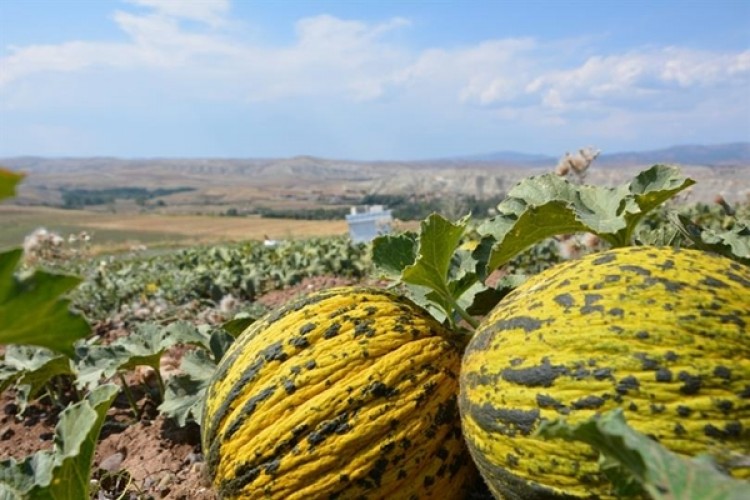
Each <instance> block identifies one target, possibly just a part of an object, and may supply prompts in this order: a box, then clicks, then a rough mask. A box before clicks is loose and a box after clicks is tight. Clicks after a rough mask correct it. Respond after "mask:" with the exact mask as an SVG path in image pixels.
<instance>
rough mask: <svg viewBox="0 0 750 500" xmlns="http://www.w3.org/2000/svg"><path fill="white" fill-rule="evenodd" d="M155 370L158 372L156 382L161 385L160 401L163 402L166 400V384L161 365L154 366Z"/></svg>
mask: <svg viewBox="0 0 750 500" xmlns="http://www.w3.org/2000/svg"><path fill="white" fill-rule="evenodd" d="M154 371H155V372H156V382H157V384H158V385H159V403H162V402H163V401H164V392H165V391H166V386H165V385H164V379H163V378H162V376H161V372H160V371H159V367H158V366H156V367H154Z"/></svg>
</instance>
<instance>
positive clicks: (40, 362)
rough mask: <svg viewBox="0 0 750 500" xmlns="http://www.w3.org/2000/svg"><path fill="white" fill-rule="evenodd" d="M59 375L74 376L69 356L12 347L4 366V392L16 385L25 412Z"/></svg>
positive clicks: (0, 368) (0, 382)
mask: <svg viewBox="0 0 750 500" xmlns="http://www.w3.org/2000/svg"><path fill="white" fill-rule="evenodd" d="M58 375H73V366H72V364H71V361H70V359H69V358H68V357H67V356H63V355H61V354H58V353H55V352H53V351H50V350H49V349H44V348H41V347H32V346H25V345H9V346H7V347H6V349H5V358H4V359H3V361H2V363H0V391H2V390H4V389H5V388H7V387H8V386H10V385H15V388H16V401H17V402H18V404H19V411H20V412H23V411H24V409H25V408H26V404H27V403H28V402H29V400H31V399H32V398H34V397H36V395H37V394H38V393H39V391H40V390H41V389H42V388H43V387H44V386H45V385H46V384H47V383H48V382H49V381H50V380H52V379H53V378H54V377H56V376H58Z"/></svg>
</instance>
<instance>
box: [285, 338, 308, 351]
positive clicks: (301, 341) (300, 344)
mask: <svg viewBox="0 0 750 500" xmlns="http://www.w3.org/2000/svg"><path fill="white" fill-rule="evenodd" d="M289 345H291V346H292V347H296V348H298V349H304V348H305V347H308V346H309V345H310V342H309V341H308V340H307V338H306V337H303V336H301V335H300V336H297V337H292V338H291V339H289Z"/></svg>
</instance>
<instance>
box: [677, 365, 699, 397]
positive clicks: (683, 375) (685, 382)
mask: <svg viewBox="0 0 750 500" xmlns="http://www.w3.org/2000/svg"><path fill="white" fill-rule="evenodd" d="M677 380H679V381H680V382H682V385H681V386H680V392H681V393H683V394H685V395H688V396H690V395H693V394H697V393H698V391H700V390H701V385H702V381H701V377H700V375H691V374H689V373H688V372H686V371H681V372H680V373H678V374H677Z"/></svg>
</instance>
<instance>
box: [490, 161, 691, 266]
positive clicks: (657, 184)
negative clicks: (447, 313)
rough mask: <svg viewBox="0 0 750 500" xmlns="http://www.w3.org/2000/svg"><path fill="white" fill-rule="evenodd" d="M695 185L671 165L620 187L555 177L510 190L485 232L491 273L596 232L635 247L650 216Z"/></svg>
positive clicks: (617, 243) (543, 177) (610, 240)
mask: <svg viewBox="0 0 750 500" xmlns="http://www.w3.org/2000/svg"><path fill="white" fill-rule="evenodd" d="M694 183H695V182H694V181H693V180H692V179H689V178H686V177H683V176H682V175H681V174H680V171H679V170H678V169H677V168H675V167H670V166H666V165H654V166H653V167H651V168H649V169H647V170H644V171H643V172H641V173H639V174H638V175H637V176H636V177H635V178H634V179H632V180H631V181H630V182H628V183H624V184H621V185H619V186H616V187H605V186H591V185H579V184H573V183H571V182H569V181H567V180H565V179H563V178H561V177H559V176H557V175H554V174H545V175H540V176H536V177H529V178H527V179H525V180H523V181H521V182H519V183H518V184H517V185H516V186H514V187H513V188H512V189H511V190H510V192H509V193H508V197H507V198H506V199H505V200H503V202H502V203H500V204H499V205H498V207H497V209H498V215H497V216H495V217H493V218H492V219H489V220H488V221H486V222H484V223H483V224H482V225H480V227H479V232H480V234H482V235H483V236H485V237H486V238H490V239H491V240H493V241H494V244H493V246H492V250H491V252H490V253H489V256H488V257H487V264H486V271H485V272H486V274H489V273H490V272H492V271H493V270H495V269H497V268H499V267H500V266H502V265H503V264H505V263H507V262H508V261H510V259H512V258H513V257H515V256H516V255H518V254H519V253H521V252H522V251H523V250H525V249H526V248H529V247H530V246H531V245H533V244H535V243H538V242H539V241H541V240H543V239H544V238H548V237H550V236H555V235H561V234H570V233H576V232H590V233H594V234H596V235H598V236H599V237H600V238H602V239H603V240H605V241H607V242H608V243H610V244H611V245H612V246H625V245H631V244H633V232H634V231H635V229H636V227H637V226H638V224H639V223H640V222H641V220H642V219H643V217H644V216H645V215H646V214H647V213H648V212H649V211H650V210H652V209H654V208H655V207H656V206H658V205H660V204H661V203H663V202H664V201H666V200H668V199H669V198H671V197H672V196H674V195H675V194H677V193H678V192H680V191H682V190H683V189H685V188H687V187H689V186H691V185H693V184H694Z"/></svg>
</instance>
